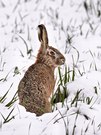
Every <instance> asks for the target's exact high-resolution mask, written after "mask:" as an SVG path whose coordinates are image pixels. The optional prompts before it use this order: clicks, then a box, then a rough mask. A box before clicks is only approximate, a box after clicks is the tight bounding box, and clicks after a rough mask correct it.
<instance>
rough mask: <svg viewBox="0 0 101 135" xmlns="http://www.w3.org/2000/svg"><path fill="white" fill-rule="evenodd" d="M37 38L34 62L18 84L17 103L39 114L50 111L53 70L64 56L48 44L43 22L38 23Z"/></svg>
mask: <svg viewBox="0 0 101 135" xmlns="http://www.w3.org/2000/svg"><path fill="white" fill-rule="evenodd" d="M38 38H39V41H40V42H41V46H40V49H39V52H38V54H37V59H36V62H35V63H34V64H33V65H31V66H30V67H29V68H28V70H27V71H26V73H25V75H24V77H23V78H22V80H21V81H20V83H19V86H18V97H19V103H20V104H21V105H22V106H24V107H25V108H26V110H27V111H29V112H32V113H36V115H37V116H40V115H42V114H44V113H47V112H51V111H52V109H51V103H50V102H49V97H50V95H51V93H52V92H53V90H54V86H55V78H54V70H55V68H56V67H57V66H59V65H62V64H64V63H65V57H64V56H63V55H62V54H61V53H60V52H59V51H58V50H57V49H55V48H53V47H52V46H49V45H48V34H47V30H46V28H45V26H44V25H43V24H41V25H38Z"/></svg>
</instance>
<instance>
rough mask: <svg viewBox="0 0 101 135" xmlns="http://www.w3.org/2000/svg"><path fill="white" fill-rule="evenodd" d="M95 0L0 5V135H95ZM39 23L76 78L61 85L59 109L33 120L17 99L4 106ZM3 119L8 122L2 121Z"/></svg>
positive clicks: (98, 116)
mask: <svg viewBox="0 0 101 135" xmlns="http://www.w3.org/2000/svg"><path fill="white" fill-rule="evenodd" d="M84 2H87V4H88V7H89V8H88V12H87V11H86V10H85V8H84ZM97 2H100V1H99V0H97ZM97 2H96V1H95V0H92V2H91V1H84V0H83V1H82V0H78V1H75V0H68V1H66V0H59V1H58V2H57V1H56V0H9V1H7V0H4V1H0V97H2V96H4V94H5V93H6V92H7V91H8V90H9V92H8V94H7V97H6V99H5V101H4V102H3V103H0V135H22V134H23V135H101V23H100V19H101V18H100V16H99V17H98V16H97V9H98V7H97V6H98V5H97ZM99 5H100V4H99ZM92 6H94V8H90V7H92ZM40 23H44V24H45V25H46V27H47V30H48V35H49V42H50V45H52V46H53V47H56V48H58V49H59V50H60V51H61V52H62V53H63V54H64V55H65V57H66V65H67V67H69V69H70V70H71V71H72V70H73V68H74V69H75V72H76V74H75V79H74V80H70V81H69V82H68V83H67V84H66V88H67V92H68V97H67V99H65V101H64V105H63V106H62V103H57V105H56V106H57V110H55V109H54V111H53V112H50V113H46V114H43V115H42V116H40V117H37V116H36V114H34V113H30V112H26V110H25V108H24V107H23V106H20V105H19V101H18V100H17V101H16V102H15V103H14V104H13V106H11V107H10V108H8V107H6V105H7V103H8V102H10V101H11V99H12V98H13V96H14V94H15V93H16V92H17V87H18V84H19V82H20V80H21V78H22V77H23V75H24V73H25V71H26V70H27V69H28V67H29V66H30V65H31V64H33V63H34V62H35V60H36V55H37V52H38V49H39V46H40V43H39V41H38V38H37V25H39V24H40ZM21 37H22V38H21ZM69 38H70V41H69ZM24 41H25V42H26V43H25V42H24ZM29 51H30V53H29ZM61 68H62V69H63V70H62V71H63V73H64V67H61ZM70 75H71V74H70ZM56 78H58V73H57V72H56ZM56 88H57V87H56ZM62 90H63V89H61V91H62ZM77 94H78V97H76V95H77ZM74 99H75V102H74V103H73V101H74ZM9 114H10V116H9ZM8 116H9V119H8V120H10V119H11V120H10V121H8V122H6V123H4V121H5V119H6V118H7V117H8Z"/></svg>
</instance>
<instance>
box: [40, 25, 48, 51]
mask: <svg viewBox="0 0 101 135" xmlns="http://www.w3.org/2000/svg"><path fill="white" fill-rule="evenodd" d="M38 38H39V41H40V42H41V46H42V48H43V49H44V50H46V49H47V47H48V34H47V30H46V27H45V26H44V25H43V24H40V25H38Z"/></svg>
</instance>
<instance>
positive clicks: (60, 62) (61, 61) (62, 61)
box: [58, 57, 65, 65]
mask: <svg viewBox="0 0 101 135" xmlns="http://www.w3.org/2000/svg"><path fill="white" fill-rule="evenodd" d="M58 64H59V65H63V64H65V57H60V58H59V59H58Z"/></svg>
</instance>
